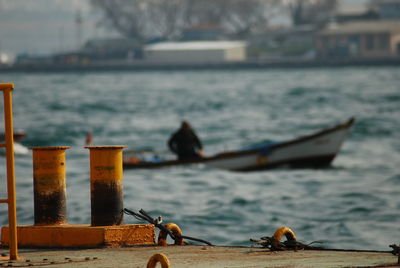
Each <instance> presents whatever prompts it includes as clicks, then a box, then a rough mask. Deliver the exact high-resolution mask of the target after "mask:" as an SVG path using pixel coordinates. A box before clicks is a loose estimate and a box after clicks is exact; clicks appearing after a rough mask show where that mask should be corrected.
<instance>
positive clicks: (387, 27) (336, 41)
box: [315, 20, 400, 59]
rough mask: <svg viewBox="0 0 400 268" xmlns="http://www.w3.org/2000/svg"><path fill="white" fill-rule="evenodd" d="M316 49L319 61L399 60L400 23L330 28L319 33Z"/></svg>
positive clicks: (370, 22) (363, 24) (395, 21)
mask: <svg viewBox="0 0 400 268" xmlns="http://www.w3.org/2000/svg"><path fill="white" fill-rule="evenodd" d="M315 49H316V52H317V56H318V57H319V58H331V59H332V58H341V59H343V58H353V59H355V58H358V59H393V58H400V20H376V21H357V22H348V23H344V24H338V25H331V26H330V27H328V28H326V29H324V30H322V31H320V32H319V33H317V35H316V37H315Z"/></svg>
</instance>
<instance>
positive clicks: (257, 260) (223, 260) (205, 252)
mask: <svg viewBox="0 0 400 268" xmlns="http://www.w3.org/2000/svg"><path fill="white" fill-rule="evenodd" d="M0 253H2V255H3V257H2V259H1V260H0V267H61V268H62V267H72V268H73V267H104V268H105V267H107V268H108V267H114V268H117V267H118V268H120V267H129V268H134V267H137V268H142V267H146V265H147V262H148V260H149V259H150V257H151V256H153V255H154V254H157V253H162V254H164V255H166V256H167V257H168V259H169V262H170V264H171V267H173V268H178V267H185V268H186V267H198V268H200V267H206V268H210V267H211V268H212V267H215V268H217V267H218V268H219V267H246V268H256V267H257V268H258V267H260V268H261V267H263V268H264V267H322V268H324V267H400V264H398V256H395V255H393V254H391V253H389V252H374V251H361V252H360V251H334V250H322V251H321V250H299V251H277V252H271V251H269V250H266V249H263V248H256V247H225V246H193V245H190V246H166V247H160V246H140V247H139V246H132V247H107V248H98V249H19V257H20V258H19V260H16V261H8V260H6V257H4V255H5V254H6V253H8V249H6V248H0ZM156 267H161V265H160V264H158V266H156Z"/></svg>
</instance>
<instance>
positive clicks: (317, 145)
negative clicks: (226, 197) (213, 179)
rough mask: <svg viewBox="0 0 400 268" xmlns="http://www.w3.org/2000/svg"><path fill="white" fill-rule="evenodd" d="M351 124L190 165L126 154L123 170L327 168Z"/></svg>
mask: <svg viewBox="0 0 400 268" xmlns="http://www.w3.org/2000/svg"><path fill="white" fill-rule="evenodd" d="M353 123H354V118H350V119H349V120H347V121H346V122H344V123H340V124H338V125H336V126H333V127H330V128H327V129H324V130H321V131H319V132H316V133H313V134H310V135H307V136H303V137H299V138H296V139H293V140H289V141H285V142H279V143H265V144H258V145H256V146H251V147H246V148H243V149H238V150H235V151H226V152H221V153H218V154H215V155H212V156H206V157H203V158H201V159H196V160H190V161H182V160H176V159H160V158H158V157H153V158H151V159H140V158H138V156H137V155H130V154H129V153H128V154H127V155H126V156H125V157H124V160H123V166H124V168H125V169H138V168H161V167H167V166H176V165H187V164H194V163H202V164H204V165H206V166H209V167H213V168H219V169H225V170H232V171H255V170H266V169H271V168H278V167H288V168H322V167H328V166H329V165H330V164H331V163H332V161H333V159H334V158H335V157H336V155H337V153H338V152H339V150H340V148H341V146H342V144H343V142H344V140H345V139H346V137H347V134H348V132H349V130H350V127H351V126H352V125H353Z"/></svg>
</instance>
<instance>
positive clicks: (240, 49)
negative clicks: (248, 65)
mask: <svg viewBox="0 0 400 268" xmlns="http://www.w3.org/2000/svg"><path fill="white" fill-rule="evenodd" d="M246 47H247V44H246V42H244V41H191V42H160V43H155V44H150V45H146V46H145V47H144V58H145V60H146V61H148V62H157V63H188V64H199V63H200V64H204V63H223V62H233V61H244V60H246Z"/></svg>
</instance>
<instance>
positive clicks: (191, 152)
mask: <svg viewBox="0 0 400 268" xmlns="http://www.w3.org/2000/svg"><path fill="white" fill-rule="evenodd" d="M168 147H169V148H170V149H171V151H172V152H174V153H175V154H177V155H178V159H180V160H190V159H196V158H199V157H200V154H199V151H200V150H201V149H202V148H203V146H202V144H201V142H200V140H199V138H198V137H197V135H196V134H195V133H194V131H193V130H192V129H191V128H182V127H181V128H180V129H179V130H178V131H176V132H175V133H174V134H172V136H171V138H170V139H169V140H168Z"/></svg>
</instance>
